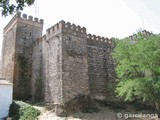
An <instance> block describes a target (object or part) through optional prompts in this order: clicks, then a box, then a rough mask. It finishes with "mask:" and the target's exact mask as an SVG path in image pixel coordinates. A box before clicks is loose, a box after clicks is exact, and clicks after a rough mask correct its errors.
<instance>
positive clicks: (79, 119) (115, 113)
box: [36, 106, 160, 120]
mask: <svg viewBox="0 0 160 120" xmlns="http://www.w3.org/2000/svg"><path fill="white" fill-rule="evenodd" d="M36 108H38V109H40V110H41V115H40V116H39V117H38V120H126V119H129V120H160V119H158V118H157V115H155V114H154V113H151V111H148V110H142V111H135V110H134V109H133V108H132V107H128V109H125V110H115V109H111V108H109V107H106V106H104V107H102V106H101V107H99V109H100V111H98V112H94V113H81V112H77V113H75V114H72V115H70V116H68V117H58V116H56V115H55V113H54V112H53V111H48V110H46V109H45V108H44V107H36Z"/></svg>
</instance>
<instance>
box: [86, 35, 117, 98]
mask: <svg viewBox="0 0 160 120" xmlns="http://www.w3.org/2000/svg"><path fill="white" fill-rule="evenodd" d="M112 48H113V44H112V41H111V40H110V39H108V38H104V37H100V36H95V35H91V34H88V35H87V53H88V76H89V85H90V91H91V96H92V98H96V99H105V98H106V97H108V95H109V91H108V90H107V88H108V86H109V85H110V83H111V81H112V79H115V77H114V76H115V73H114V71H113V70H114V62H113V59H112V57H111V54H110V53H111V51H112Z"/></svg>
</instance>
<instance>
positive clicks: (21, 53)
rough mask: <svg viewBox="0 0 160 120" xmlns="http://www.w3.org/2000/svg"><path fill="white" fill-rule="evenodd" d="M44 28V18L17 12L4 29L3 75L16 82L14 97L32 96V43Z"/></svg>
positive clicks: (26, 97) (25, 98) (25, 97)
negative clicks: (39, 18)
mask: <svg viewBox="0 0 160 120" xmlns="http://www.w3.org/2000/svg"><path fill="white" fill-rule="evenodd" d="M42 29H43V20H42V19H41V20H38V18H34V20H33V17H32V16H29V17H27V15H26V14H23V15H22V16H21V13H17V14H16V15H15V16H14V17H13V18H12V19H11V21H10V22H9V23H8V24H7V25H6V27H5V28H4V30H3V36H4V38H3V48H2V69H3V70H2V76H3V77H4V78H6V79H8V80H11V82H12V83H13V84H14V87H13V96H14V99H23V100H27V99H30V98H31V88H30V87H31V85H30V84H31V72H32V71H31V66H32V44H33V42H34V41H35V40H36V39H38V38H39V37H41V35H42Z"/></svg>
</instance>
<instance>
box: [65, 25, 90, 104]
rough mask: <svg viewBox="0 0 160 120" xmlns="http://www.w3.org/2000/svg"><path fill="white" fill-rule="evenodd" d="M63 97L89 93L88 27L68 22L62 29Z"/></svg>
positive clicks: (70, 97)
mask: <svg viewBox="0 0 160 120" xmlns="http://www.w3.org/2000/svg"><path fill="white" fill-rule="evenodd" d="M62 35H63V38H62V72H63V76H62V80H63V99H64V102H68V101H70V100H72V99H73V98H75V97H76V96H79V95H89V93H90V91H89V83H88V61H87V49H86V43H87V39H86V38H87V36H86V28H84V27H83V28H81V27H80V26H76V25H75V24H72V25H71V24H70V23H66V24H65V25H64V28H63V31H62Z"/></svg>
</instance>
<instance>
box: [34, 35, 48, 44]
mask: <svg viewBox="0 0 160 120" xmlns="http://www.w3.org/2000/svg"><path fill="white" fill-rule="evenodd" d="M45 40H46V35H43V36H42V37H40V38H38V39H37V40H36V41H35V42H34V43H33V46H37V45H39V43H42V42H43V41H45Z"/></svg>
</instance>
